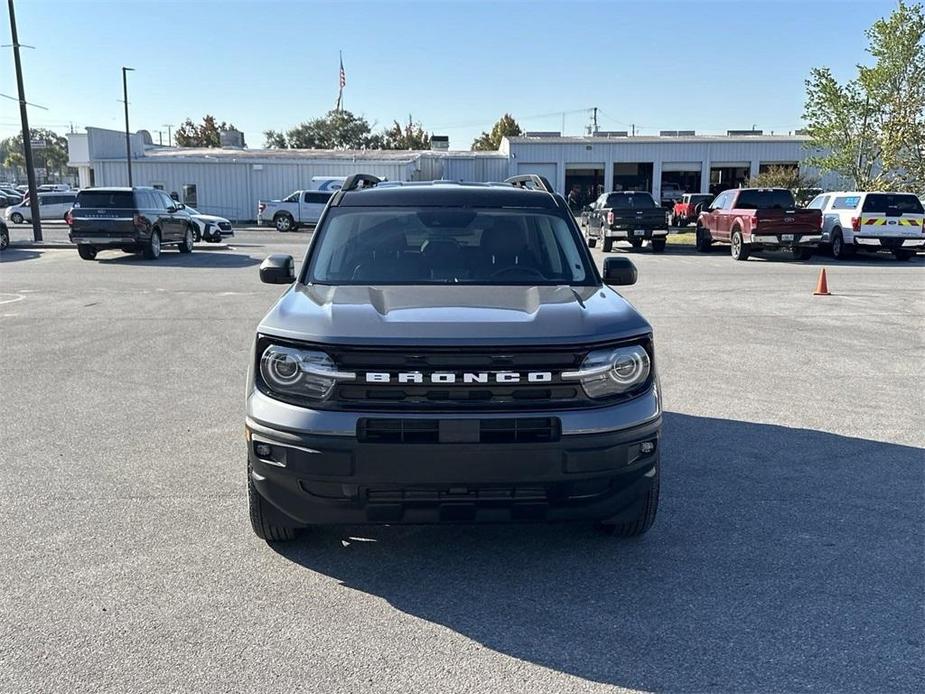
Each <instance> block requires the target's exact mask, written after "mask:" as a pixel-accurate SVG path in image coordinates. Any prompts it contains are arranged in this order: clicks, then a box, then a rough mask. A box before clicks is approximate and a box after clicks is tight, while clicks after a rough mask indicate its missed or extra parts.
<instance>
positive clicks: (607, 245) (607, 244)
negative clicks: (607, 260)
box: [603, 238, 613, 253]
mask: <svg viewBox="0 0 925 694" xmlns="http://www.w3.org/2000/svg"><path fill="white" fill-rule="evenodd" d="M603 248H604V253H610V252H611V251H612V250H613V239H608V238H605V239H604V246H603Z"/></svg>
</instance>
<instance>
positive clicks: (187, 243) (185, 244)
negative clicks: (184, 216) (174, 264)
mask: <svg viewBox="0 0 925 694" xmlns="http://www.w3.org/2000/svg"><path fill="white" fill-rule="evenodd" d="M177 249H178V250H179V251H180V253H192V252H193V230H192V229H190V228H189V227H187V228H186V234H184V236H183V240H182V241H181V242H180V243H179V244H177Z"/></svg>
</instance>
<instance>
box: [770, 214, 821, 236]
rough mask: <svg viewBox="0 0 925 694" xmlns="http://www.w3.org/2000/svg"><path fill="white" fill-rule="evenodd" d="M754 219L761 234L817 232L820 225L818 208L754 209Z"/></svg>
mask: <svg viewBox="0 0 925 694" xmlns="http://www.w3.org/2000/svg"><path fill="white" fill-rule="evenodd" d="M754 219H755V222H756V225H755V226H756V229H757V231H758V232H759V233H762V234H764V233H768V232H773V233H780V234H818V233H820V229H821V227H822V212H821V211H820V210H781V209H766V210H755V216H754Z"/></svg>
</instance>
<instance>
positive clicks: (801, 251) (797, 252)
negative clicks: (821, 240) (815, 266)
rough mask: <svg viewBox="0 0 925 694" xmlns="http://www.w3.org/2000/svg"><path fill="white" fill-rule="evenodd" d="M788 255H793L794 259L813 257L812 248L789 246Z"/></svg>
mask: <svg viewBox="0 0 925 694" xmlns="http://www.w3.org/2000/svg"><path fill="white" fill-rule="evenodd" d="M790 255H792V256H793V259H794V260H809V259H810V258H812V257H813V249H812V248H794V247H791V249H790Z"/></svg>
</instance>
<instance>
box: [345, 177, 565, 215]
mask: <svg viewBox="0 0 925 694" xmlns="http://www.w3.org/2000/svg"><path fill="white" fill-rule="evenodd" d="M338 197H339V201H338V202H337V204H338V205H340V206H343V207H526V208H534V209H546V210H550V209H556V208H557V207H558V204H557V202H556V198H555V197H554V196H553V195H551V194H549V193H547V192H545V191H540V190H527V189H524V188H517V187H515V186H512V185H509V184H504V183H464V182H454V181H416V182H407V183H406V182H401V183H387V182H383V183H380V184H378V185H376V186H375V187H372V188H364V189H360V190H350V191H343V192H342V193H341V194H340V195H339V196H338Z"/></svg>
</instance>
